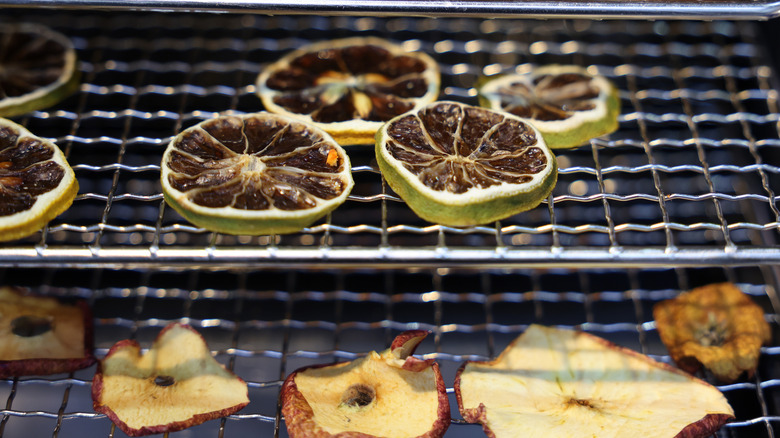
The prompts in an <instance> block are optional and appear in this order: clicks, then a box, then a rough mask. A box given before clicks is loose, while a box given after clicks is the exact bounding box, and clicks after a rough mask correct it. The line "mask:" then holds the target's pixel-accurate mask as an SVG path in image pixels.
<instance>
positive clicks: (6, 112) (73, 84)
mask: <svg viewBox="0 0 780 438" xmlns="http://www.w3.org/2000/svg"><path fill="white" fill-rule="evenodd" d="M80 85H81V73H80V72H78V71H76V72H74V74H73V75H72V76H71V77H70V79H69V80H68V81H67V82H63V83H61V84H60V85H59V86H57V87H56V88H54V89H52V90H49V91H47V92H46V93H44V94H42V95H41V96H40V97H37V98H34V99H31V100H26V101H22V102H21V103H13V101H11V100H7V101H5V102H4V101H2V100H0V117H14V116H20V115H22V114H27V113H29V112H32V111H38V110H41V109H45V108H49V107H51V106H54V105H56V104H58V103H59V102H61V101H63V100H65V99H66V98H68V97H69V96H70V95H71V94H73V93H75V92H76V90H77V89H78V88H79V86H80ZM14 100H19V98H15V99H14Z"/></svg>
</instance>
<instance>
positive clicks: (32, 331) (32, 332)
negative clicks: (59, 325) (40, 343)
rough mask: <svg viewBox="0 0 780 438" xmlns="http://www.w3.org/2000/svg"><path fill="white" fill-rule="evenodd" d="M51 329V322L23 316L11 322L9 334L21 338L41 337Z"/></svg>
mask: <svg viewBox="0 0 780 438" xmlns="http://www.w3.org/2000/svg"><path fill="white" fill-rule="evenodd" d="M51 329H52V326H51V321H49V319H48V318H44V317H42V316H34V315H24V316H20V317H18V318H15V319H14V320H13V321H11V332H13V334H15V335H16V336H21V337H23V338H31V337H33V336H38V335H42V334H44V333H46V332H48V331H50V330H51Z"/></svg>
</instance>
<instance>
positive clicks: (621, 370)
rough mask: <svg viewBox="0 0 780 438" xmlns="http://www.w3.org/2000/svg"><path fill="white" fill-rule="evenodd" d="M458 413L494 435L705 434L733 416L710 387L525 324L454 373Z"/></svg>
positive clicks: (599, 344)
mask: <svg viewBox="0 0 780 438" xmlns="http://www.w3.org/2000/svg"><path fill="white" fill-rule="evenodd" d="M455 395H456V398H457V400H458V406H459V407H460V412H461V414H462V415H463V418H464V419H465V420H466V421H468V422H471V423H480V424H482V427H483V429H484V430H485V433H486V434H487V435H488V436H490V437H493V438H515V437H629V436H630V437H640V436H641V437H651V438H669V437H677V438H704V437H706V436H710V435H711V434H712V433H714V432H715V431H716V430H718V429H719V428H720V427H721V426H722V425H723V424H724V423H725V422H727V421H729V420H731V419H733V418H734V412H733V410H732V408H731V406H729V404H728V402H727V401H726V398H725V397H724V396H723V394H721V393H720V391H718V389H717V388H715V387H713V386H711V385H709V384H707V383H706V382H704V381H702V380H699V379H697V378H695V377H693V376H691V375H688V374H686V373H684V372H682V371H680V370H678V369H676V368H673V367H671V366H669V365H666V364H663V363H660V362H656V361H654V360H652V359H651V358H649V357H647V356H644V355H641V354H639V353H637V352H635V351H632V350H628V349H626V348H623V347H619V346H617V345H615V344H613V343H611V342H609V341H607V340H605V339H602V338H599V337H596V336H593V335H590V334H587V333H582V332H575V331H572V330H563V329H556V328H551V327H543V326H538V325H531V326H530V327H528V329H527V330H526V331H525V332H524V333H523V334H522V335H521V336H519V337H518V338H517V339H516V340H515V341H513V342H512V343H511V344H510V345H509V346H508V347H507V348H506V349H505V350H504V351H503V352H502V353H501V355H500V356H499V357H498V358H497V359H495V360H493V361H490V362H466V363H465V364H463V366H461V368H460V369H459V370H458V373H457V375H456V377H455Z"/></svg>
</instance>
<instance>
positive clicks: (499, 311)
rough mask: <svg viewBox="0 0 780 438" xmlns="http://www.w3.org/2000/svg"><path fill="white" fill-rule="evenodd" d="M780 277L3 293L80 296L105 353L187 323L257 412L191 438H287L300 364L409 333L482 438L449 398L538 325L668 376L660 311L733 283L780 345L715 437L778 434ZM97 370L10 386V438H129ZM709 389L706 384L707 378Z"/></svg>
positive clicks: (725, 273)
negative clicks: (289, 402)
mask: <svg viewBox="0 0 780 438" xmlns="http://www.w3.org/2000/svg"><path fill="white" fill-rule="evenodd" d="M776 275H777V272H776V271H775V270H773V269H772V268H766V267H761V268H759V267H756V268H710V269H703V268H688V269H681V268H677V269H650V270H635V269H628V270H625V269H623V270H573V271H567V270H549V271H543V270H526V271H515V272H497V271H496V272H494V271H482V272H473V271H470V272H463V271H452V270H447V269H438V270H423V271H418V272H410V271H396V270H393V271H387V270H385V271H375V272H361V271H344V270H338V271H320V272H308V273H306V274H304V275H302V274H301V273H298V272H281V271H263V272H247V271H242V272H238V273H236V272H205V271H190V272H186V273H185V272H159V271H150V270H142V271H115V270H99V269H96V270H89V271H85V270H63V269H32V270H11V269H8V270H3V271H0V281H2V282H3V283H4V284H18V285H24V286H28V287H30V288H32V289H33V290H36V291H38V292H40V293H44V294H47V295H51V296H62V297H74V296H77V297H82V298H85V299H86V300H88V302H89V303H90V305H91V306H92V309H93V312H94V316H95V324H96V327H95V336H96V348H97V351H96V352H97V355H98V356H99V357H103V356H104V355H105V353H106V352H107V350H108V348H110V347H111V346H112V345H113V344H114V343H115V342H117V341H118V340H120V339H135V340H137V341H139V342H140V343H141V345H142V347H144V348H148V347H149V346H150V345H151V342H152V340H153V339H154V337H155V336H156V335H157V334H158V333H159V331H160V329H161V328H162V327H164V326H165V325H166V324H168V323H169V322H171V321H183V322H188V323H190V324H192V325H193V326H194V327H196V328H197V329H198V331H200V332H201V333H202V334H203V335H204V337H205V339H206V340H207V342H208V343H209V347H210V348H211V350H212V352H213V354H214V356H215V357H216V358H217V360H219V361H220V362H221V363H223V364H224V365H225V366H227V367H228V368H230V369H232V370H233V371H234V372H235V373H236V374H238V375H239V376H240V377H242V378H243V379H244V380H246V381H247V383H248V385H249V397H250V404H249V405H248V406H247V407H246V408H244V409H243V410H241V411H240V412H238V413H237V414H234V415H231V416H230V417H228V418H226V419H224V420H214V421H209V422H207V423H205V424H203V425H200V426H196V427H193V428H191V429H188V430H185V431H182V432H177V433H172V434H171V435H170V436H172V437H173V436H181V437H199V438H200V437H241V436H286V430H285V427H284V422H283V421H282V419H281V416H280V413H279V408H278V405H277V400H278V393H279V389H280V387H281V382H282V380H283V378H284V377H285V376H286V375H287V374H288V373H290V372H291V371H293V370H294V369H296V368H298V367H300V366H306V365H311V364H317V363H328V362H333V361H344V360H352V359H355V358H357V357H360V356H361V355H363V354H365V353H366V352H368V351H371V350H382V349H384V348H386V347H387V346H389V343H390V341H391V340H392V338H393V337H394V336H395V335H397V334H398V333H399V332H401V331H403V330H407V329H425V330H430V331H431V332H432V334H431V335H430V336H429V337H428V338H426V340H425V341H424V342H423V343H422V344H421V345H420V347H419V348H418V349H417V354H419V355H421V357H424V358H432V359H435V360H436V361H437V362H438V363H439V364H440V366H441V370H442V374H443V377H444V381H445V383H446V385H447V388H448V392H449V395H450V399H451V407H452V417H453V421H454V423H453V425H452V426H450V428H449V430H448V432H447V434H446V436H447V437H479V436H483V432H482V431H481V429H480V428H479V427H478V426H474V425H469V424H466V423H464V422H463V420H462V419H461V417H460V415H459V413H458V410H457V405H456V403H455V400H454V394H453V392H452V385H453V381H454V375H455V371H456V370H457V368H458V366H459V365H460V364H461V363H462V362H463V361H466V360H486V359H490V358H493V357H495V356H496V355H497V353H498V352H500V351H501V350H502V349H503V348H504V347H506V346H507V345H508V343H509V342H510V340H511V339H513V338H514V337H516V336H517V335H519V334H520V333H522V331H523V330H524V329H525V328H526V327H527V326H528V324H532V323H539V324H546V325H556V326H561V327H565V328H578V329H582V330H585V331H587V332H590V333H593V334H595V335H598V336H602V337H604V338H606V339H608V340H610V341H613V342H615V343H617V344H618V345H622V346H625V347H627V348H630V349H633V350H636V351H639V352H642V353H645V354H647V355H649V356H650V357H653V358H654V359H657V360H660V361H663V362H667V363H671V361H670V358H669V356H668V355H667V354H668V353H667V351H666V349H665V347H664V346H663V345H662V344H661V342H660V339H659V338H658V334H657V331H656V328H655V323H654V321H653V317H652V307H653V305H654V304H655V303H657V302H659V301H661V300H664V299H668V298H672V297H674V296H676V295H677V294H678V293H679V292H680V290H686V289H689V288H692V287H695V286H699V285H702V284H708V283H711V282H713V281H732V282H735V283H736V284H737V285H739V287H740V288H741V289H742V290H743V291H745V292H746V293H747V294H749V295H750V296H751V297H752V298H753V300H754V301H755V302H756V303H758V304H759V305H760V306H762V308H763V309H764V310H765V312H766V314H765V315H766V318H767V320H768V321H769V322H770V325H771V327H772V331H773V336H774V341H773V342H772V344H771V345H768V346H766V347H765V348H763V349H762V355H761V360H760V364H759V368H758V370H757V371H756V373H755V375H754V376H752V377H743V378H741V379H739V380H738V381H737V382H736V383H734V384H729V385H719V386H718V388H719V389H720V390H721V391H722V392H723V393H724V395H725V396H726V398H727V399H728V401H729V403H730V404H731V405H732V407H733V408H734V410H735V412H736V417H737V418H736V420H735V421H734V422H732V423H730V424H728V425H726V426H725V427H724V428H723V429H722V430H721V432H719V433H718V435H717V436H719V437H750V438H758V437H774V436H775V429H776V428H777V427H778V426H779V425H780V348H778V344H777V340H778V339H780V330H778V329H779V328H780V326H778V320H777V313H778V308H779V307H780V303H779V302H778V301H777V294H776V286H775V285H776V284H777V277H776ZM94 371H95V367H91V368H88V369H85V370H82V371H78V372H76V373H74V374H73V375H53V376H42V377H34V376H33V377H22V378H18V379H14V380H8V381H2V382H0V401H2V400H3V399H5V405H4V409H2V410H0V434H2V436H9V437H14V436H22V434H23V433H26V434H27V435H28V436H51V435H52V434H53V436H58V437H83V436H90V437H101V436H114V437H121V436H124V434H123V433H122V432H121V431H119V430H118V429H117V430H114V429H113V428H112V424H111V422H110V421H109V420H108V418H107V417H105V416H104V415H102V414H97V413H95V412H94V411H93V410H92V404H91V396H90V384H91V381H92V376H93V373H94ZM699 377H702V378H704V379H706V380H708V381H710V382H711V383H713V384H716V385H717V382H716V381H714V380H713V378H712V376H711V375H709V374H708V373H700V374H699Z"/></svg>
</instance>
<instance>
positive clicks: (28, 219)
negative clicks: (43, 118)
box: [0, 119, 79, 241]
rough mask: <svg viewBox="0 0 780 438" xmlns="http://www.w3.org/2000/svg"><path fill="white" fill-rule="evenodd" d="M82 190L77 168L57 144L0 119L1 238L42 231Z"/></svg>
mask: <svg viewBox="0 0 780 438" xmlns="http://www.w3.org/2000/svg"><path fill="white" fill-rule="evenodd" d="M78 191H79V185H78V182H77V181H76V176H75V175H74V173H73V169H71V167H70V166H69V165H68V162H67V161H66V160H65V156H64V155H63V154H62V151H60V149H59V148H58V147H57V146H55V145H54V143H52V142H50V141H49V140H46V139H43V138H39V137H36V136H35V135H33V134H32V133H30V131H28V130H26V129H25V128H23V127H21V126H19V125H17V124H16V123H13V122H11V121H9V120H6V119H0V241H8V240H14V239H19V238H22V237H26V236H28V235H30V234H33V233H34V232H36V231H38V230H40V229H41V228H43V226H44V225H46V223H47V222H49V221H50V220H52V219H54V218H55V217H57V216H58V215H60V213H62V212H63V211H65V210H67V209H68V207H70V205H71V204H72V203H73V199H74V198H75V197H76V194H77V193H78Z"/></svg>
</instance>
